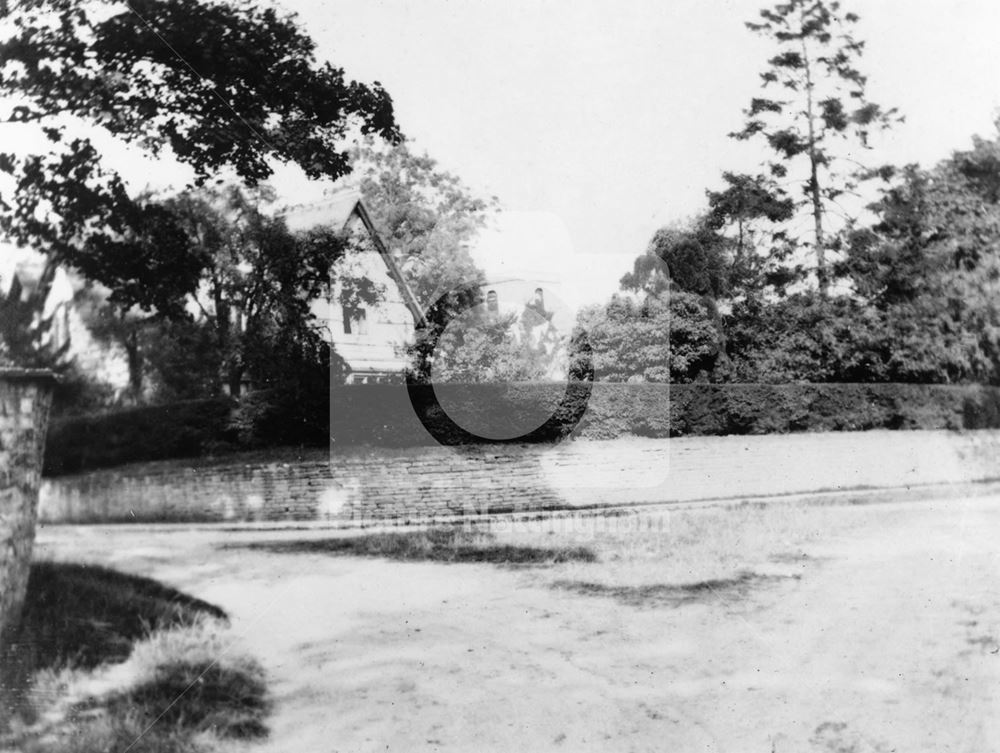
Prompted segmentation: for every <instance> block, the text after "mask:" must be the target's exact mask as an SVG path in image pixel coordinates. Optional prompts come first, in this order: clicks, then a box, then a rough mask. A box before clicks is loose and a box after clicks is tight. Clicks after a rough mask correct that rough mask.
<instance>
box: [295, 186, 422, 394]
mask: <svg viewBox="0 0 1000 753" xmlns="http://www.w3.org/2000/svg"><path fill="white" fill-rule="evenodd" d="M282 214H283V217H284V219H285V222H286V223H287V225H288V229H289V230H292V231H295V232H304V231H308V230H311V229H313V228H317V227H331V228H334V229H336V230H338V231H342V232H346V233H347V234H348V237H349V239H350V248H351V251H350V252H349V253H348V254H346V255H345V256H344V258H342V259H341V260H340V262H339V267H338V268H337V270H336V272H337V274H335V275H334V282H333V284H332V286H331V289H330V291H329V294H328V295H327V297H326V299H325V300H319V301H315V302H314V303H313V314H314V315H315V316H316V317H317V319H318V320H319V321H320V322H322V324H323V329H324V331H325V333H326V336H327V337H328V339H329V342H330V343H331V344H332V345H333V348H334V350H335V352H336V353H337V355H338V356H340V358H342V359H343V360H344V362H345V364H346V368H347V371H348V375H347V383H348V384H352V383H353V384H358V383H361V384H364V383H373V382H383V381H398V380H399V379H401V378H402V377H403V375H404V374H405V372H406V371H407V369H408V368H409V366H410V363H411V359H410V357H409V355H408V353H407V351H406V348H407V345H409V344H411V343H412V342H413V341H414V336H415V331H416V328H417V327H419V326H421V324H422V322H423V310H422V309H421V307H420V305H419V303H418V302H417V299H416V297H415V296H414V294H413V292H412V291H411V290H410V287H409V286H408V285H407V284H406V280H405V279H404V278H403V274H402V271H401V269H400V266H399V260H398V259H396V258H394V257H393V255H392V254H391V253H390V252H389V250H388V248H386V246H385V243H383V242H382V239H381V238H380V237H379V235H378V231H377V230H376V229H375V226H374V224H373V223H372V220H371V217H370V216H369V214H368V210H367V209H365V206H364V203H363V202H362V200H361V196H360V194H359V193H358V192H356V191H349V192H341V193H338V194H335V195H333V196H330V197H329V198H326V199H324V200H322V201H319V202H316V203H313V204H308V205H304V206H297V207H292V208H289V209H287V210H285V212H283V213H282ZM344 274H347V275H350V276H352V277H356V278H364V279H368V280H371V281H372V282H373V283H375V285H376V286H377V287H378V288H379V290H380V291H381V295H380V297H379V301H378V303H376V304H375V305H373V306H366V307H362V308H360V309H358V310H356V311H354V312H353V313H352V312H350V311H348V310H347V308H346V307H345V306H344V305H343V304H342V303H341V293H342V292H343V291H342V287H341V284H340V283H339V282H338V279H337V278H340V277H342V276H343V275H344Z"/></svg>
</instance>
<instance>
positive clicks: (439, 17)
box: [280, 0, 1000, 300]
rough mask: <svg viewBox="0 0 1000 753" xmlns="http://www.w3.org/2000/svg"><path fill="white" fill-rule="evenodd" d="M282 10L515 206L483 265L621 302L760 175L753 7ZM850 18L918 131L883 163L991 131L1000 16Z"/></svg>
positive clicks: (328, 6)
mask: <svg viewBox="0 0 1000 753" xmlns="http://www.w3.org/2000/svg"><path fill="white" fill-rule="evenodd" d="M280 5H281V6H282V7H284V8H286V9H288V10H291V11H294V12H296V13H297V14H298V15H299V18H300V21H301V22H302V23H303V25H304V27H305V28H306V29H307V30H308V31H309V32H310V34H311V35H312V36H313V37H314V38H315V39H316V41H317V43H318V45H319V51H320V54H321V55H322V56H324V57H326V58H327V59H329V60H330V61H332V62H334V63H335V64H336V65H338V66H341V67H343V68H344V69H345V73H346V74H347V75H348V76H349V77H350V78H354V79H357V80H360V81H366V82H370V81H380V82H381V83H382V84H383V86H385V87H386V89H387V90H388V91H389V93H390V94H391V95H392V97H393V100H394V103H395V108H396V114H397V118H398V121H399V123H400V125H401V127H402V129H403V131H404V132H405V133H406V135H407V136H408V138H409V139H411V141H412V142H413V143H414V145H415V147H416V148H417V149H422V150H426V151H427V152H428V153H429V154H430V155H431V156H432V157H434V158H436V159H437V160H438V161H439V162H440V163H441V165H442V166H443V167H445V168H446V169H448V170H450V171H452V172H454V173H456V174H458V175H459V176H461V177H462V178H463V180H464V181H465V182H466V183H467V184H468V185H469V186H470V187H472V188H473V189H474V190H476V191H478V192H482V193H484V194H487V195H489V194H492V195H496V196H497V197H498V198H499V199H500V201H501V204H502V206H503V207H504V220H503V222H502V224H501V231H502V232H501V233H500V234H499V235H496V234H494V235H493V236H492V237H487V238H484V240H483V242H482V243H481V248H480V253H479V254H477V258H481V259H485V260H486V261H489V260H490V259H493V260H494V261H493V262H492V263H494V264H496V263H497V260H498V259H499V260H500V263H502V265H503V267H504V268H505V269H507V270H511V269H515V268H519V267H523V268H528V269H530V270H531V271H532V273H537V274H542V275H548V276H550V277H551V276H553V275H556V276H559V277H560V278H562V279H563V280H564V281H566V282H568V283H570V287H571V288H573V289H574V290H575V291H576V292H577V293H580V294H582V295H583V297H585V298H590V299H594V300H599V299H601V298H603V297H606V296H607V295H609V294H610V293H611V292H612V291H613V290H614V289H615V288H616V287H617V280H618V278H619V277H620V276H621V274H622V273H624V272H625V271H627V270H628V269H629V268H630V267H631V262H632V260H633V259H634V258H635V256H637V255H638V254H639V253H641V252H642V251H643V250H644V249H645V248H646V246H647V244H648V242H649V239H650V238H651V236H652V234H653V232H654V231H655V230H656V229H657V228H659V227H661V226H662V225H664V224H667V223H669V222H671V221H676V220H681V219H683V218H685V217H689V216H691V215H693V214H694V213H696V212H697V211H699V210H700V209H701V208H703V207H704V203H705V189H706V188H717V187H718V186H719V184H720V175H721V173H722V171H723V170H733V169H736V170H741V169H742V170H752V169H754V168H755V167H756V166H757V165H758V164H759V163H760V161H761V160H762V158H763V153H762V150H761V149H760V148H759V147H756V146H753V145H751V144H748V143H746V142H737V141H734V140H732V139H729V138H727V134H728V133H729V132H730V131H733V130H736V129H738V128H739V126H740V124H741V110H742V108H744V107H745V106H746V105H747V103H748V102H749V99H750V97H752V96H754V95H755V94H756V93H757V91H758V87H757V84H758V82H759V79H758V74H759V72H760V71H762V70H763V69H764V63H765V61H766V59H767V56H768V54H769V52H770V51H771V48H770V47H769V46H768V45H767V43H766V42H765V41H764V40H761V39H759V38H757V37H756V36H754V35H753V34H751V33H750V32H749V31H747V30H746V28H745V27H744V25H743V23H744V21H746V20H751V19H753V18H754V17H755V16H756V15H757V14H758V12H759V9H760V8H761V7H762V4H761V3H759V2H756V1H754V0H623V1H620V2H611V1H610V0H503V2H500V1H499V0H465V1H464V2H456V1H454V0H367V1H366V2H363V3H359V2H333V3H330V2H322V1H317V0H282V2H281V3H280ZM844 5H845V7H846V8H847V9H849V10H854V11H855V12H856V13H857V14H858V15H859V16H861V21H860V23H859V24H858V27H857V33H858V36H859V37H860V38H862V39H864V40H866V43H867V47H866V52H865V57H864V59H863V63H862V67H863V70H864V72H865V73H866V74H867V75H868V76H869V88H868V91H869V96H870V98H871V99H872V100H873V101H876V102H880V103H882V104H884V105H887V106H896V107H898V108H899V109H900V110H901V112H902V113H903V114H904V115H905V116H906V122H905V123H904V124H902V125H900V126H898V127H897V128H896V129H895V131H894V132H893V133H892V134H891V135H890V136H888V137H887V138H883V139H882V140H881V141H880V142H879V143H878V146H879V150H878V155H877V156H878V157H879V159H880V160H882V161H888V162H894V163H897V164H903V163H907V162H920V163H921V164H925V165H930V164H933V163H934V162H936V161H937V160H939V159H941V158H943V157H946V156H947V155H948V154H949V153H950V152H951V151H952V150H954V149H959V148H964V147H966V146H968V145H969V144H970V141H971V137H972V135H973V134H976V133H979V134H981V135H984V136H991V135H992V134H993V133H994V126H993V121H994V119H995V118H996V116H997V115H998V114H1000V45H998V44H997V39H998V38H1000V3H996V2H995V0H877V2H876V1H875V0H864V1H855V2H849V1H847V2H845V3H844ZM536 236H537V238H536V240H534V241H533V240H532V239H533V238H535V237H536ZM569 267H576V269H570V268H569Z"/></svg>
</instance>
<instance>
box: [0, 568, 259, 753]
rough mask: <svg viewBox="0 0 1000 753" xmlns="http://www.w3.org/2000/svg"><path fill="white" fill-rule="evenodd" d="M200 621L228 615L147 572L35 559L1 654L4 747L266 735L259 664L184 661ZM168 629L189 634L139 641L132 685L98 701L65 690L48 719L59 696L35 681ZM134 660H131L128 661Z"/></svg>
mask: <svg viewBox="0 0 1000 753" xmlns="http://www.w3.org/2000/svg"><path fill="white" fill-rule="evenodd" d="M204 618H209V619H214V620H221V621H226V620H227V616H226V613H225V612H224V611H223V610H222V609H220V608H219V607H217V606H214V605H212V604H209V603H207V602H204V601H201V600H200V599H196V598H194V597H192V596H189V595H187V594H184V593H182V592H180V591H177V590H176V589H173V588H170V587H169V586H166V585H164V584H162V583H159V582H158V581H155V580H152V579H150V578H143V577H139V576H135V575H129V574H126V573H120V572H117V571H114V570H110V569H107V568H103V567H97V566H93V565H80V564H69V563H56V562H38V563H35V564H34V565H33V566H32V569H31V574H30V578H29V581H28V593H27V598H26V601H25V610H24V614H23V618H22V622H21V625H20V627H19V630H18V632H17V634H16V636H15V639H14V641H12V643H11V645H10V646H8V647H7V648H6V649H5V650H4V652H3V655H2V656H0V750H8V749H16V750H20V751H25V753H69V752H70V751H73V753H98V751H100V753H109V752H110V753H124V751H129V752H130V753H143V752H148V753H153V751H155V752H156V753H202V751H205V753H207V751H208V750H209V748H203V747H202V745H201V743H199V742H198V741H197V740H196V736H197V735H199V734H203V733H211V734H212V735H213V736H214V737H215V738H236V739H253V738H260V737H264V736H266V735H267V727H266V726H265V724H264V719H265V718H266V716H267V713H268V710H269V701H268V699H267V688H266V684H265V679H264V675H263V672H262V670H260V668H259V665H257V664H256V663H255V662H253V661H252V660H249V659H248V660H246V661H243V662H241V663H235V664H234V663H233V662H232V661H228V660H227V661H225V662H222V661H221V660H222V659H223V657H221V656H212V657H211V659H210V660H204V659H196V658H192V656H193V655H192V654H191V653H190V652H191V651H192V650H194V651H195V653H196V654H198V653H199V649H201V648H202V646H203V645H207V644H199V643H198V638H197V635H198V633H197V630H198V625H203V624H205V623H204ZM173 629H180V630H182V631H184V630H187V631H188V632H189V633H190V634H191V635H193V636H195V637H191V638H189V639H188V642H187V643H185V642H184V641H183V640H174V641H169V640H167V641H161V642H160V643H159V644H157V645H159V646H160V648H159V649H157V651H155V652H151V651H150V650H149V649H148V647H147V650H146V653H145V656H146V657H147V658H146V660H145V662H140V664H138V665H137V667H138V669H137V670H136V671H137V672H139V674H138V675H137V676H136V677H135V678H134V680H133V681H132V682H130V683H127V684H126V685H124V686H119V687H115V688H110V689H109V690H108V691H105V692H103V693H102V694H100V695H99V696H97V697H83V698H80V699H79V700H77V699H75V697H74V696H73V695H72V694H71V695H70V696H68V697H69V698H70V699H72V701H71V702H67V703H68V705H67V706H66V709H65V711H64V712H62V713H60V714H59V715H58V717H57V718H56V719H55V720H54V721H53V720H52V719H51V711H50V709H52V708H55V706H53V705H52V704H53V703H55V702H57V700H58V699H57V698H43V697H42V696H43V695H44V694H40V693H39V690H38V687H37V684H38V678H39V677H42V676H45V675H48V676H51V673H52V672H59V671H61V670H74V671H83V672H85V671H88V670H96V671H100V670H99V669H98V668H100V667H101V665H111V664H118V663H121V662H124V661H126V660H127V659H129V657H130V655H132V651H133V649H134V648H135V647H136V644H138V643H139V642H141V641H144V640H146V639H148V638H150V637H151V636H153V637H154V638H155V636H157V635H166V634H167V633H165V631H171V630H173ZM191 631H193V632H191ZM181 634H185V633H183V632H182V633H178V635H181ZM200 654H201V655H203V654H204V652H203V651H201V652H200ZM130 661H132V663H133V664H135V659H134V657H133V659H131V660H130ZM47 671H49V672H47ZM50 685H51V683H49V686H50ZM47 687H48V686H47ZM58 695H59V696H60V697H62V695H63V691H60V692H59V694H58ZM40 704H41V705H40ZM211 750H214V748H211Z"/></svg>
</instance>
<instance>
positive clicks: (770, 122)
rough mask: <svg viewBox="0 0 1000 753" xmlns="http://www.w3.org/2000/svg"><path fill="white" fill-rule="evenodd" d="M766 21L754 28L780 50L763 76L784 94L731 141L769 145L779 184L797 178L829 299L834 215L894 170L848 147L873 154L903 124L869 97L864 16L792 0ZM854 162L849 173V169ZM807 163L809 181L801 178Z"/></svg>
mask: <svg viewBox="0 0 1000 753" xmlns="http://www.w3.org/2000/svg"><path fill="white" fill-rule="evenodd" d="M760 18H761V20H760V21H757V22H750V23H747V24H746V26H747V28H749V29H750V30H751V31H752V32H754V33H756V34H759V35H761V36H764V37H767V38H769V39H770V40H772V41H773V42H774V43H775V44H776V45H777V48H778V51H777V54H776V55H774V56H773V57H771V58H770V59H769V60H768V68H767V70H765V71H764V72H763V73H762V74H761V82H762V88H763V89H764V90H765V92H768V93H770V92H771V91H772V90H773V89H775V88H777V89H778V90H779V91H778V93H777V94H774V95H771V96H760V97H754V98H753V99H752V100H751V102H750V106H749V107H748V108H747V109H746V110H745V111H744V114H745V116H746V122H745V123H744V125H743V128H742V129H741V130H739V131H737V132H735V133H733V134H730V135H731V136H733V137H734V138H736V139H740V140H745V139H750V138H755V137H760V138H763V139H764V140H765V142H766V143H767V145H768V147H769V148H770V149H771V150H772V151H773V152H774V154H775V159H774V160H772V161H771V162H770V163H769V164H768V168H769V171H770V174H771V175H772V176H774V177H775V178H777V179H784V178H785V177H786V176H789V175H791V176H792V177H791V180H792V181H793V182H797V183H798V184H799V185H800V186H801V188H802V193H803V199H802V200H801V201H800V202H796V205H797V206H806V207H808V209H809V212H810V214H811V218H812V228H813V233H812V235H813V238H812V250H813V254H814V255H815V259H816V278H817V282H818V283H819V289H820V292H821V295H825V294H826V291H827V289H828V287H829V284H830V280H829V269H828V264H827V258H826V253H827V250H828V249H830V248H835V247H836V245H837V244H836V243H834V242H832V237H831V233H830V227H829V223H828V221H827V218H828V216H829V215H830V214H831V213H832V212H835V211H836V210H835V209H834V207H839V206H840V204H839V201H838V200H839V199H840V198H841V197H842V196H844V195H845V194H849V193H852V192H853V191H854V189H855V188H856V186H857V183H858V181H859V180H860V179H861V178H863V177H868V176H871V175H880V176H882V177H885V176H887V175H888V174H889V172H888V168H879V169H877V170H869V169H867V168H865V167H864V166H863V165H861V164H860V163H859V162H857V161H856V160H853V159H850V158H848V157H847V154H845V151H846V150H845V149H844V148H842V147H841V146H840V145H842V144H846V143H848V142H849V141H852V140H853V141H855V142H856V143H858V144H860V145H861V146H862V147H867V145H868V137H869V134H870V133H871V132H872V131H875V130H884V129H886V128H888V127H889V126H890V125H891V124H892V123H893V122H895V121H897V120H898V119H899V118H898V117H897V116H896V111H895V109H889V110H883V108H882V107H881V106H880V105H878V104H876V103H874V102H870V101H868V99H867V97H866V94H865V85H866V81H867V79H866V77H865V76H864V75H863V74H862V73H861V71H860V70H859V69H858V63H859V60H860V58H861V55H862V52H863V50H864V42H863V41H860V40H858V39H857V38H856V37H855V36H854V35H853V27H854V25H855V24H856V23H857V21H858V20H859V19H858V16H857V15H856V14H854V13H850V12H846V13H845V12H842V10H841V7H840V3H839V2H836V1H835V0H786V2H780V3H778V4H777V5H775V6H773V7H772V8H765V9H763V10H761V12H760ZM847 159H850V164H851V166H850V167H849V168H845V167H843V163H844V162H845V160H847ZM803 163H804V167H805V170H804V175H795V174H794V173H793V171H794V170H795V169H797V168H798V167H799V166H800V165H803Z"/></svg>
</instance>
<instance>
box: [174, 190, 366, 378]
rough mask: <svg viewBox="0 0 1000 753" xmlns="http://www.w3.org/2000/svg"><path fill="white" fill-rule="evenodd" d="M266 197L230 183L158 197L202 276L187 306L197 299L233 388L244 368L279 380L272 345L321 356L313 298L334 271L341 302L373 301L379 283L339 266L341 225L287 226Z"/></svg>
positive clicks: (288, 358)
mask: <svg viewBox="0 0 1000 753" xmlns="http://www.w3.org/2000/svg"><path fill="white" fill-rule="evenodd" d="M271 198H273V196H271V195H270V193H269V192H268V191H266V190H265V191H258V192H257V193H256V194H251V193H247V192H245V191H243V190H241V189H240V188H239V187H236V186H229V187H226V188H223V189H221V190H220V189H211V190H209V189H201V190H197V191H189V192H186V193H183V194H181V195H178V196H176V197H172V198H170V199H168V200H167V201H165V202H164V207H165V208H167V209H168V211H170V212H171V213H172V214H173V215H174V216H175V217H176V219H177V223H178V225H179V226H180V227H181V228H183V229H184V231H185V233H186V235H187V237H188V239H189V241H190V244H191V248H192V250H193V252H194V253H196V254H197V258H198V259H199V260H200V264H201V269H200V273H199V286H198V289H197V291H196V292H195V293H194V294H193V295H191V296H190V299H189V305H188V309H191V308H196V309H197V311H198V314H199V320H200V321H201V322H202V323H203V324H204V325H206V326H207V327H208V328H209V330H210V332H211V342H212V344H213V348H214V351H215V353H216V367H217V369H218V371H219V374H220V381H221V383H222V384H223V385H224V386H225V388H226V390H227V392H228V393H229V394H230V395H232V396H234V397H238V396H239V395H240V393H241V390H242V383H243V381H244V380H245V378H246V377H251V379H252V381H254V382H255V383H257V384H258V385H268V384H270V385H273V384H274V383H275V382H278V381H280V379H278V378H277V377H276V372H275V368H274V367H275V363H274V361H273V357H274V355H275V349H279V350H281V351H282V353H283V356H284V360H282V361H280V363H283V364H289V363H291V362H295V363H299V362H301V360H302V359H305V360H306V361H308V360H310V358H312V357H314V356H316V357H320V356H318V354H320V353H321V352H322V351H323V346H322V345H321V340H322V335H321V332H320V331H319V323H318V321H317V320H316V317H315V314H314V312H313V308H312V303H313V301H315V300H317V299H319V298H322V297H324V296H326V295H327V291H328V289H329V286H330V282H331V279H332V278H333V277H334V276H336V278H337V281H338V282H339V284H340V288H341V294H340V296H341V297H340V301H339V303H341V304H342V305H344V306H345V307H346V308H347V310H348V311H353V310H354V309H356V308H357V307H359V306H361V305H364V304H368V305H371V304H374V303H375V302H376V301H377V300H378V296H379V294H380V292H381V291H380V290H379V289H378V287H377V286H376V284H375V283H373V282H372V281H371V280H369V279H366V278H364V277H355V276H352V275H350V274H349V273H347V272H344V273H340V272H339V271H338V270H339V267H338V262H339V261H340V260H341V259H343V258H344V256H345V254H346V253H347V252H348V250H349V240H348V239H347V238H346V237H343V236H342V235H341V234H340V232H339V230H337V229H333V228H323V227H319V228H315V229H312V230H310V231H308V232H306V233H301V234H293V233H292V232H290V231H289V230H288V228H287V227H286V226H285V223H284V220H283V219H281V218H280V217H273V216H269V215H268V214H265V213H264V212H263V211H262V209H261V204H263V203H266V202H267V201H269V200H270V199H271ZM168 318H172V319H174V320H178V319H180V320H182V321H183V320H184V319H186V318H187V317H186V316H180V317H168ZM279 371H281V372H282V373H285V374H286V375H287V374H288V373H289V372H285V371H283V370H281V369H279Z"/></svg>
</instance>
